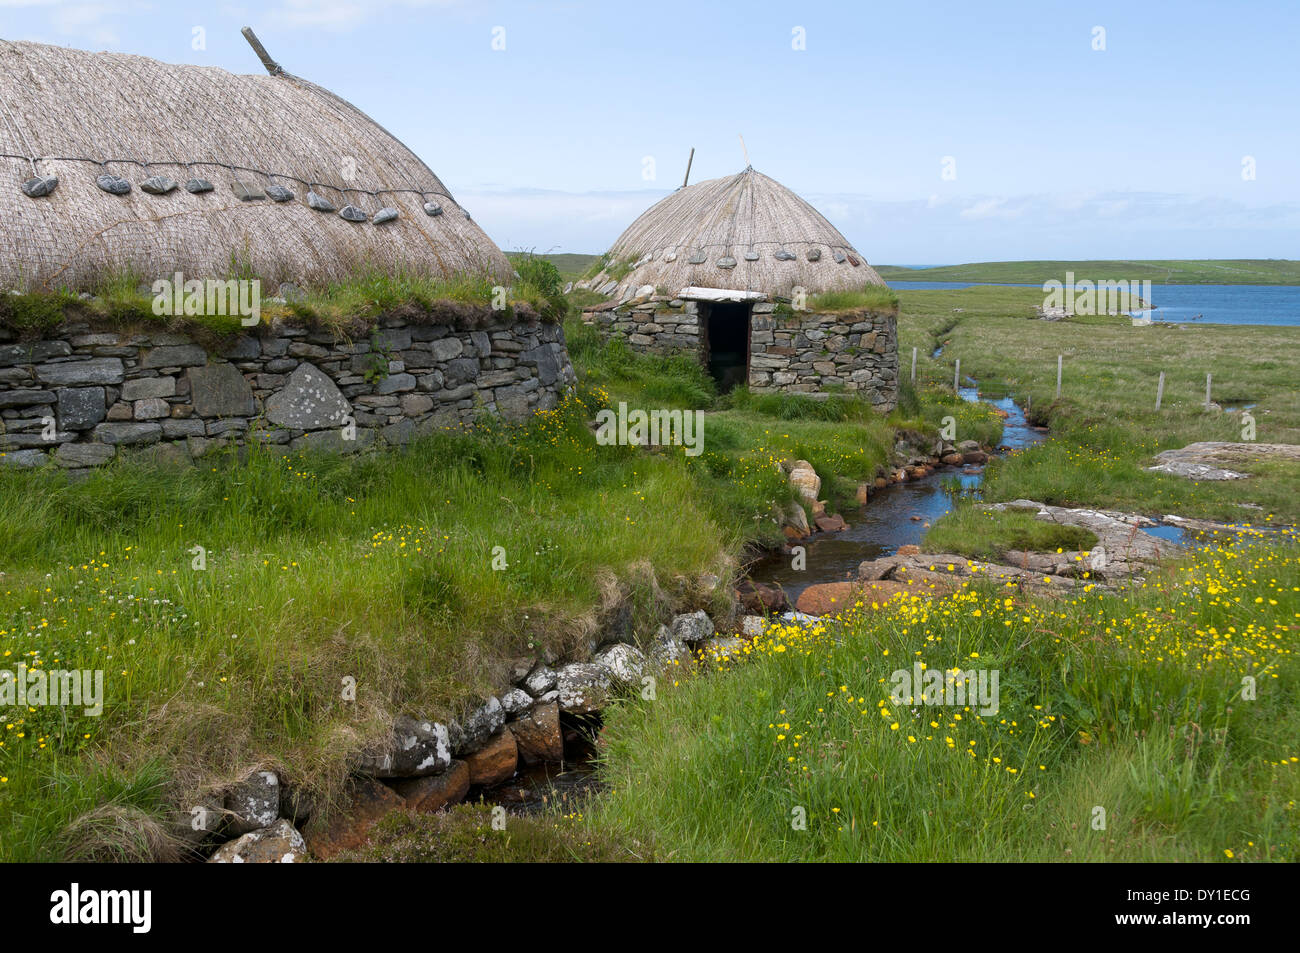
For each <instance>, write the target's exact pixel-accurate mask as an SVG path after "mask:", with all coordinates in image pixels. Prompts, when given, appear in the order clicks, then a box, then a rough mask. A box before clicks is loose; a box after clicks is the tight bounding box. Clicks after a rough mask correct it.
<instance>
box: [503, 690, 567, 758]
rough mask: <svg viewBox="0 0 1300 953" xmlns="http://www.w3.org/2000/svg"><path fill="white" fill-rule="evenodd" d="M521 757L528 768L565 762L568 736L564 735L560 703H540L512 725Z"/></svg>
mask: <svg viewBox="0 0 1300 953" xmlns="http://www.w3.org/2000/svg"><path fill="white" fill-rule="evenodd" d="M510 731H511V733H512V734H513V735H514V736H515V742H516V744H517V745H518V748H519V757H520V759H521V760H523V762H524V763H525V764H538V763H540V762H558V761H562V760H563V759H564V736H563V735H562V734H561V733H560V706H559V704H558V703H557V702H556V701H545V702H541V703H539V704H538V705H537V706H535V707H534V708H533V709H531V710H530V711H527V712H525V713H524V714H522V715H520V716H519V718H518V719H517V720H516V721H513V722H511V723H510Z"/></svg>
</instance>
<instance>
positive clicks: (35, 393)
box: [0, 388, 57, 410]
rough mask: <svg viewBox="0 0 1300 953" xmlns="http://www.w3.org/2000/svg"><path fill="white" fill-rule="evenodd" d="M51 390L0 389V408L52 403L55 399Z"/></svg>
mask: <svg viewBox="0 0 1300 953" xmlns="http://www.w3.org/2000/svg"><path fill="white" fill-rule="evenodd" d="M56 399H57V398H56V395H55V393H54V391H52V390H31V389H30V388H29V389H23V390H0V410H4V409H7V408H9V407H35V406H38V405H42V404H52V403H54V402H55V400H56Z"/></svg>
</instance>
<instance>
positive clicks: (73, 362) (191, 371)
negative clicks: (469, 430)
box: [0, 311, 575, 469]
mask: <svg viewBox="0 0 1300 953" xmlns="http://www.w3.org/2000/svg"><path fill="white" fill-rule="evenodd" d="M461 317H462V318H464V317H465V316H464V315H462V316H461ZM469 317H471V318H472V319H473V320H468V321H466V320H462V321H461V322H460V323H459V324H456V323H451V324H448V323H437V322H433V321H431V322H430V323H421V322H420V321H419V320H418V319H412V318H409V317H388V318H383V319H381V320H379V321H378V322H377V325H376V327H375V329H374V330H373V331H372V332H371V333H370V334H368V335H363V336H358V337H357V338H351V339H349V338H344V337H339V336H336V335H335V334H334V333H332V332H330V331H328V330H322V329H316V330H313V329H310V328H302V327H291V326H288V325H284V324H275V325H271V326H267V327H262V328H258V329H255V330H253V331H252V332H250V333H247V334H241V335H239V336H237V337H235V338H233V339H229V340H226V341H225V342H224V343H223V344H222V345H218V346H213V347H207V346H204V345H203V344H200V343H199V342H198V341H196V340H194V339H193V338H191V337H188V336H186V335H184V334H175V333H171V332H155V331H143V332H135V331H115V330H102V329H94V328H91V327H90V326H88V325H85V324H66V325H64V326H62V327H60V328H59V329H57V331H55V332H53V333H52V334H50V335H48V336H47V337H45V338H43V339H41V340H37V341H20V340H15V339H14V337H13V335H12V334H10V335H9V337H8V339H6V338H5V337H4V336H3V335H5V334H6V332H4V331H0V465H9V466H20V467H35V466H42V465H51V464H56V465H58V466H60V467H64V468H68V469H82V468H87V467H93V466H98V465H100V464H103V463H107V462H108V461H109V460H111V459H113V457H114V456H116V455H117V453H118V452H119V451H120V450H121V449H123V448H140V447H151V446H153V447H155V449H154V450H153V451H151V452H155V453H160V454H164V455H168V456H175V457H179V458H199V457H202V456H204V455H205V454H207V453H210V452H212V451H213V450H214V449H216V448H219V447H222V446H226V445H228V444H231V443H258V444H263V445H266V446H268V447H280V448H284V449H285V450H297V449H302V448H313V447H318V448H325V449H337V450H342V451H347V450H354V449H361V448H364V447H367V446H370V445H372V444H374V443H375V441H376V440H379V441H382V442H383V443H386V444H393V445H398V444H404V443H406V442H407V441H409V440H410V439H412V438H413V437H415V436H417V435H419V434H422V433H426V432H428V431H430V430H434V429H438V428H442V427H449V426H455V425H458V424H470V423H472V422H473V420H474V418H475V417H476V416H477V415H478V414H479V413H482V412H488V413H495V414H498V415H500V416H501V417H504V418H506V419H508V420H520V419H522V418H524V417H526V416H528V415H529V414H531V413H532V412H533V411H535V410H539V409H541V410H545V409H550V408H552V407H554V406H555V405H556V404H557V403H558V402H559V399H560V397H561V396H562V394H563V393H564V391H565V390H566V389H567V388H568V387H569V386H570V385H572V383H573V382H574V380H575V378H574V373H573V367H572V365H571V364H570V363H569V357H568V351H567V349H566V347H565V343H564V331H563V329H562V328H561V327H560V326H559V325H557V324H549V323H543V322H541V321H539V320H537V319H536V318H535V316H531V315H519V314H512V315H510V316H505V315H499V316H498V315H495V314H494V313H491V312H486V311H485V312H484V313H483V314H476V315H472V316H469ZM469 325H472V326H469Z"/></svg>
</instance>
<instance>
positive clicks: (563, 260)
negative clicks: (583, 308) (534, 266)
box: [506, 251, 600, 281]
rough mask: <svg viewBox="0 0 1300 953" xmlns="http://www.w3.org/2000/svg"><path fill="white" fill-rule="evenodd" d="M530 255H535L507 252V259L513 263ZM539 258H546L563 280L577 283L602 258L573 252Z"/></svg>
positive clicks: (551, 253) (553, 253)
mask: <svg viewBox="0 0 1300 953" xmlns="http://www.w3.org/2000/svg"><path fill="white" fill-rule="evenodd" d="M529 254H533V253H532V252H523V251H511V252H506V257H507V258H509V259H510V260H511V261H515V260H516V259H518V258H521V257H523V256H524V255H529ZM537 257H538V258H545V259H546V260H547V261H549V262H550V263H551V264H553V265H554V266H555V268H556V270H557V271H558V272H559V274H560V277H561V278H563V279H564V280H565V281H577V280H578V279H579V278H582V277H584V276H586V275H587V273H588V271H590V269H591V266H592V264H593V263H594V262H595V261H596V259H597V258H599V257H600V256H599V255H579V254H574V253H571V252H559V253H556V252H548V253H546V254H540V255H537ZM597 270H599V269H597ZM592 274H593V275H594V274H595V272H592Z"/></svg>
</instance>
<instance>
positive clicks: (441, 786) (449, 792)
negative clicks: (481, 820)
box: [389, 761, 470, 814]
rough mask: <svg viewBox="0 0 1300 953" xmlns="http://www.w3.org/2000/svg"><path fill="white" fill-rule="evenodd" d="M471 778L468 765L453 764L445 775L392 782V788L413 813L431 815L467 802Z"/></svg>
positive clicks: (442, 773) (463, 763)
mask: <svg viewBox="0 0 1300 953" xmlns="http://www.w3.org/2000/svg"><path fill="white" fill-rule="evenodd" d="M469 778H470V775H469V765H468V764H467V763H466V762H464V761H453V762H452V763H451V764H450V765H449V766H448V768H447V770H446V771H442V772H440V773H438V774H431V775H428V776H427V777H423V778H401V779H398V780H395V781H391V782H389V787H391V788H392V789H393V790H394V791H396V792H397V793H398V794H399V795H401V796H402V798H403V799H404V800H405V801H406V806H407V807H408V808H410V809H411V810H413V811H420V812H421V813H424V814H432V813H433V812H435V811H441V810H442V809H443V808H444V807H449V806H450V805H452V804H459V803H460V802H461V801H463V800H465V795H466V794H468V793H469V785H470V779H469Z"/></svg>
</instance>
